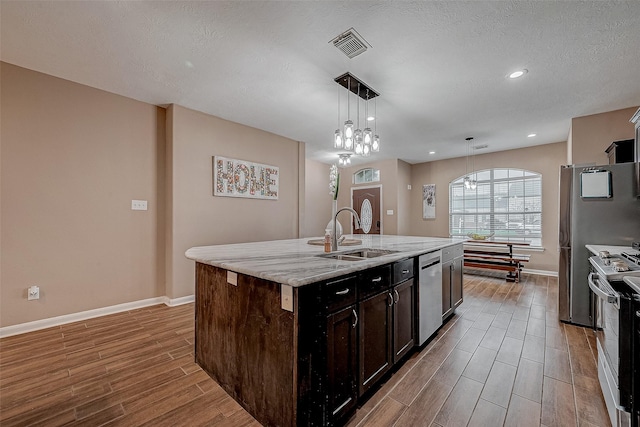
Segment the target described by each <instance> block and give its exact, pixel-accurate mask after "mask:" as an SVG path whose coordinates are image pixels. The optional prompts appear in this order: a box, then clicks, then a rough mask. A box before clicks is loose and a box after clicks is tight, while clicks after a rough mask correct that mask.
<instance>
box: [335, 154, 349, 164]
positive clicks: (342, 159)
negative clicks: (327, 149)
mask: <svg viewBox="0 0 640 427" xmlns="http://www.w3.org/2000/svg"><path fill="white" fill-rule="evenodd" d="M338 164H339V165H340V166H349V165H350V164H351V154H349V153H344V154H340V158H339V159H338Z"/></svg>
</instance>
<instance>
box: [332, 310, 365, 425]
mask: <svg viewBox="0 0 640 427" xmlns="http://www.w3.org/2000/svg"><path fill="white" fill-rule="evenodd" d="M356 308H357V307H356V306H355V305H350V306H348V307H346V308H343V309H342V310H340V311H338V312H337V313H333V314H330V315H329V316H328V317H327V380H328V384H329V386H328V392H329V393H328V396H327V397H328V400H329V402H328V413H329V414H330V416H331V418H332V419H340V418H342V417H343V416H344V415H346V414H348V413H349V412H350V411H351V410H352V409H353V408H355V406H356V403H357V401H358V387H357V382H358V358H357V355H358V334H357V332H358V328H357V327H358V315H357V312H356Z"/></svg>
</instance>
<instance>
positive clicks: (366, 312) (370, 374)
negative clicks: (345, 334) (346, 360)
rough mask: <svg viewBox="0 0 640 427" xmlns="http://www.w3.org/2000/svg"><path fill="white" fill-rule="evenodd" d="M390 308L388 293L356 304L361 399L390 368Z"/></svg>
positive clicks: (390, 297) (389, 293)
mask: <svg viewBox="0 0 640 427" xmlns="http://www.w3.org/2000/svg"><path fill="white" fill-rule="evenodd" d="M392 308H393V296H392V294H391V291H390V290H385V291H383V292H380V293H378V294H376V295H374V296H372V297H370V298H368V299H366V300H364V301H361V302H360V303H359V310H358V315H359V316H360V330H359V333H360V346H359V351H360V386H359V391H360V395H362V394H363V393H364V392H366V391H367V390H368V389H369V388H370V387H371V386H372V385H373V384H375V383H376V382H377V381H378V379H380V377H381V376H382V375H384V374H385V373H386V372H387V371H388V370H389V369H390V367H391V360H392V357H391V333H392V329H391V320H392V319H391V311H392Z"/></svg>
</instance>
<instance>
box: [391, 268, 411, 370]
mask: <svg viewBox="0 0 640 427" xmlns="http://www.w3.org/2000/svg"><path fill="white" fill-rule="evenodd" d="M414 295H415V285H414V281H413V279H409V280H407V281H406V282H403V283H401V284H399V285H397V286H396V287H395V288H393V298H394V305H393V363H396V362H397V361H398V360H400V359H401V358H402V356H404V355H405V354H407V352H409V350H411V349H412V348H413V344H414V342H415V313H414Z"/></svg>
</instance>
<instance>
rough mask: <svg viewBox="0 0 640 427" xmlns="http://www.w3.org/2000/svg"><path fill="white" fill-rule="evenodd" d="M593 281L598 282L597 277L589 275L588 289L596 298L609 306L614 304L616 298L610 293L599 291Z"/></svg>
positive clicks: (616, 300) (592, 274)
mask: <svg viewBox="0 0 640 427" xmlns="http://www.w3.org/2000/svg"><path fill="white" fill-rule="evenodd" d="M594 279H596V280H598V275H597V274H595V273H589V288H591V290H592V291H593V293H594V294H596V295H597V296H598V298H600V299H603V300H604V301H605V302H607V303H609V304H616V303H617V302H618V296H617V295H611V294H610V293H607V292H605V291H603V290H602V289H600V287H599V286H598V285H597V284H596V283H595V282H594Z"/></svg>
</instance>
